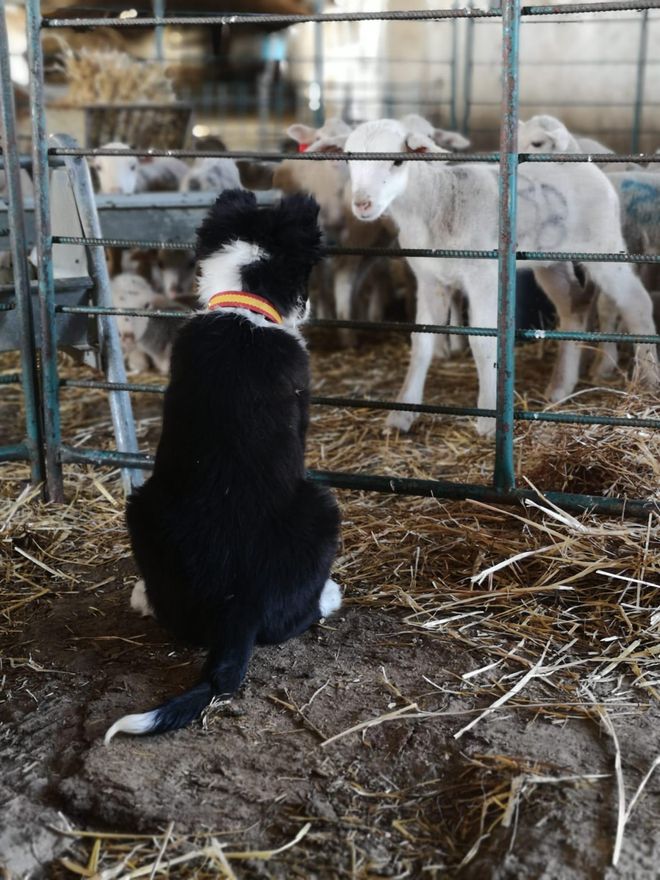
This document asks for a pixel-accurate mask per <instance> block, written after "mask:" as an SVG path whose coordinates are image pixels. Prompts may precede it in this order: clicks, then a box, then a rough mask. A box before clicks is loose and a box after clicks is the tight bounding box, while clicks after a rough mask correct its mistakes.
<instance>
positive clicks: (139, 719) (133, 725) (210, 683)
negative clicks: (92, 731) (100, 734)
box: [104, 634, 254, 745]
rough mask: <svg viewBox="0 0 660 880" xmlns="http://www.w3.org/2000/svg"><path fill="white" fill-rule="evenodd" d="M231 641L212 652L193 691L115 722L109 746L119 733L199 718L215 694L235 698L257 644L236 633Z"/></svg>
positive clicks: (178, 724) (107, 738) (106, 740)
mask: <svg viewBox="0 0 660 880" xmlns="http://www.w3.org/2000/svg"><path fill="white" fill-rule="evenodd" d="M231 641H233V645H227V644H226V643H225V645H224V646H223V648H219V649H217V650H212V651H211V652H210V654H209V656H208V658H207V660H206V663H205V664H204V669H203V672H202V676H201V679H200V681H199V682H198V683H197V684H196V685H195V686H194V687H192V688H190V690H187V691H185V693H183V694H181V695H180V696H178V697H172V699H171V700H167V702H165V703H163V704H162V705H160V706H157V707H156V708H155V709H152V710H151V711H150V712H141V713H138V714H135V715H124V717H123V718H120V719H119V721H115V723H114V724H113V725H112V727H111V728H110V729H109V730H108V732H107V733H106V735H105V738H104V743H105V745H108V743H109V742H110V741H111V740H112V738H113V737H114V736H115V735H116V734H117V733H128V734H134V735H140V734H145V733H149V734H153V733H165V732H166V731H168V730H178V729H179V728H180V727H185V726H186V725H187V724H190V722H191V721H194V720H195V719H196V718H199V716H200V715H201V714H202V712H203V711H204V709H206V707H207V706H208V705H209V703H210V702H211V700H213V698H214V697H223V698H225V699H228V698H229V697H231V696H232V695H233V694H234V693H235V692H236V691H237V690H238V688H239V687H240V686H241V682H242V681H243V679H244V677H245V673H246V671H247V665H248V661H249V659H250V655H251V653H252V649H253V647H254V637H253V636H249V637H246V638H245V639H244V640H243V641H242V642H241V641H239V640H237V639H236V636H235V634H234V638H233V639H232V640H231Z"/></svg>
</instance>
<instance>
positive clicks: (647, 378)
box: [586, 263, 660, 388]
mask: <svg viewBox="0 0 660 880" xmlns="http://www.w3.org/2000/svg"><path fill="white" fill-rule="evenodd" d="M586 268H587V271H588V272H589V274H590V276H591V277H592V278H593V280H594V282H595V283H596V284H597V285H598V286H599V287H600V289H601V290H602V292H603V295H604V296H606V297H608V298H609V299H611V300H612V302H613V303H614V304H615V305H616V307H617V309H618V311H619V313H620V315H621V317H622V318H623V322H624V324H625V325H626V328H627V329H628V332H630V333H638V334H645V335H648V334H652V333H655V323H654V321H653V301H652V299H651V297H650V295H649V293H648V291H647V290H646V288H645V287H644V285H643V284H642V282H641V281H640V280H639V278H638V277H637V276H636V275H635V273H634V272H633V270H632V267H631V266H629V265H627V264H626V263H590V264H588V265H587V266H586ZM634 377H635V379H636V380H639V381H641V382H643V383H644V384H645V385H648V386H649V387H650V388H656V387H657V385H658V382H659V381H660V376H659V374H658V358H657V355H656V350H655V345H653V344H649V343H640V344H637V345H635V373H634Z"/></svg>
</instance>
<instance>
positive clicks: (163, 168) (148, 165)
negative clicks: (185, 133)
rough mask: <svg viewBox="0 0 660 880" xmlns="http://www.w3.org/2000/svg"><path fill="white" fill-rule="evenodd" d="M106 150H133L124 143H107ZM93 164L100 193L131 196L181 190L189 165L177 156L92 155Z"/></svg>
mask: <svg viewBox="0 0 660 880" xmlns="http://www.w3.org/2000/svg"><path fill="white" fill-rule="evenodd" d="M103 149H110V150H130V147H129V146H127V145H126V144H123V143H121V141H113V142H112V143H109V144H104V146H103ZM90 165H91V167H92V168H93V169H94V171H95V172H96V175H97V177H98V181H99V192H102V193H108V194H112V195H125V196H130V195H132V194H133V193H136V192H154V191H158V192H161V191H163V192H164V191H173V190H178V189H179V185H180V183H181V180H182V179H183V177H184V176H185V175H186V174H187V173H188V166H187V165H186V163H185V162H182V161H181V159H177V158H175V157H174V156H163V157H158V158H152V157H150V156H145V157H143V158H141V159H138V157H137V156H92V157H91V158H90Z"/></svg>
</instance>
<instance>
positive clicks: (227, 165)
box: [179, 159, 243, 194]
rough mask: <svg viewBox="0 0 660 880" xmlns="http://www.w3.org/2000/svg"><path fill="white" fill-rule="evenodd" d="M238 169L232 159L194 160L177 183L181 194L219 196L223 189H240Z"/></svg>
mask: <svg viewBox="0 0 660 880" xmlns="http://www.w3.org/2000/svg"><path fill="white" fill-rule="evenodd" d="M242 188H243V187H242V185H241V177H240V174H239V173H238V167H237V165H236V163H235V162H234V161H233V159H195V161H194V162H193V164H192V167H191V168H189V169H188V170H187V171H186V173H185V175H184V176H183V178H182V180H181V181H180V183H179V189H180V191H181V192H200V191H202V192H208V191H211V190H212V191H214V192H217V193H218V194H220V193H221V192H222V191H223V190H225V189H242Z"/></svg>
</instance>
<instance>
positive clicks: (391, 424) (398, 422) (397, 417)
mask: <svg viewBox="0 0 660 880" xmlns="http://www.w3.org/2000/svg"><path fill="white" fill-rule="evenodd" d="M414 421H415V413H412V412H404V411H403V410H394V411H393V412H391V413H390V414H389V416H388V417H387V419H386V421H385V431H386V432H388V431H393V430H394V431H401V433H402V434H407V433H408V431H409V430H410V429H411V428H412V424H413V422H414Z"/></svg>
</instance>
